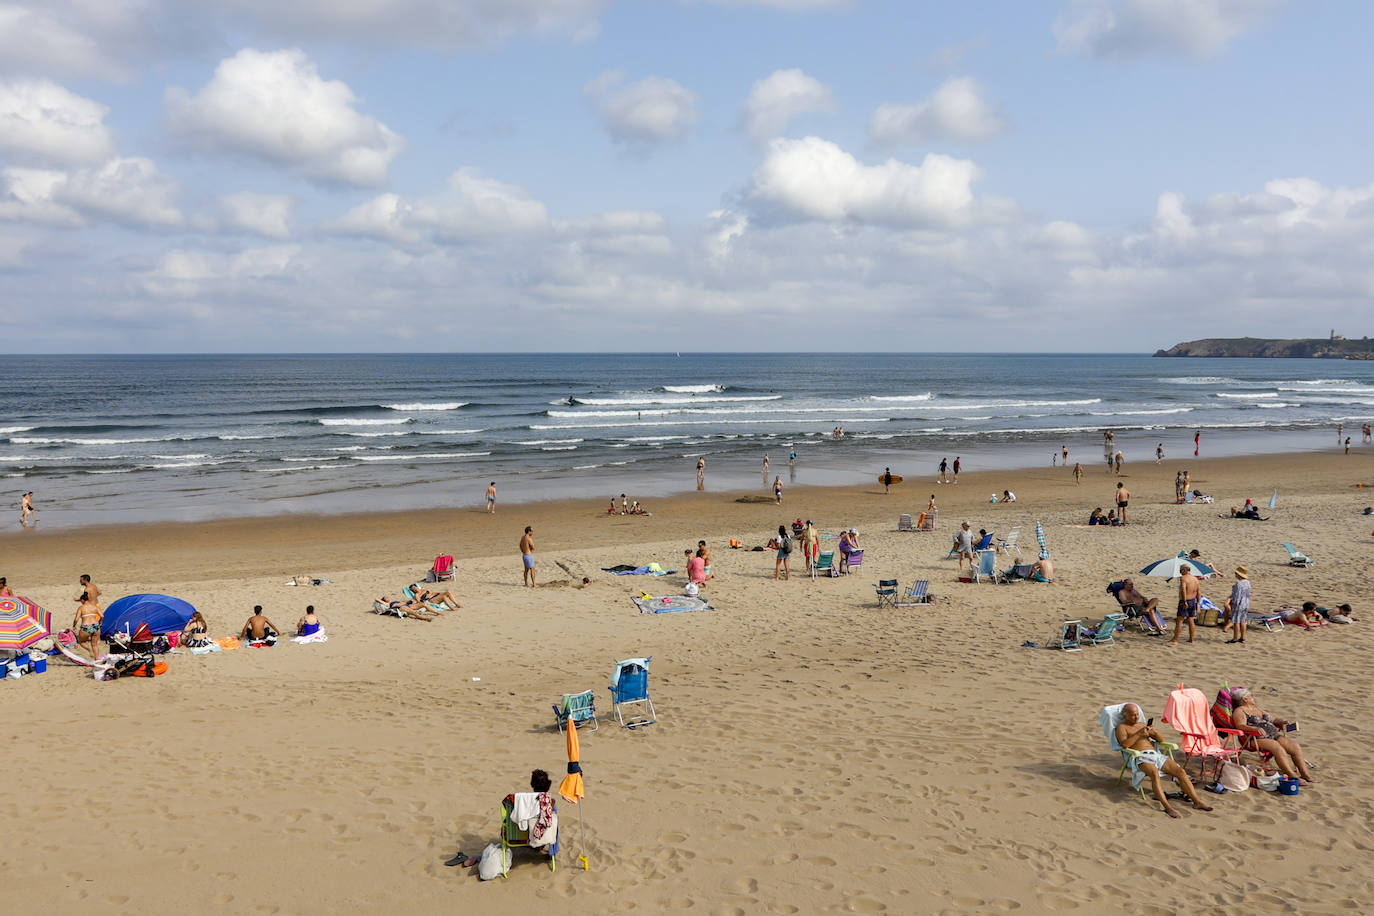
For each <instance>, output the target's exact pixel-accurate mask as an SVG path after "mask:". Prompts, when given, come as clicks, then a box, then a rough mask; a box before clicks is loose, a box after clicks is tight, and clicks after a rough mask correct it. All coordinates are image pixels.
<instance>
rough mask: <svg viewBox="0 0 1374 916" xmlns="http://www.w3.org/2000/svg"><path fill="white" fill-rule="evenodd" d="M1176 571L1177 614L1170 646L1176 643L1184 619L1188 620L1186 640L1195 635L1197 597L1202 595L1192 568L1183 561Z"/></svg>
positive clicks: (1191, 638) (1191, 639)
mask: <svg viewBox="0 0 1374 916" xmlns="http://www.w3.org/2000/svg"><path fill="white" fill-rule="evenodd" d="M1178 573H1179V576H1178V616H1176V617H1175V618H1174V638H1173V639H1171V640H1169V643H1168V644H1169V645H1171V646H1173V645H1177V644H1178V637H1179V634H1180V633H1181V632H1182V630H1183V621H1185V620H1186V621H1188V642H1192V641H1193V639H1194V637H1195V636H1196V635H1197V607H1198V599H1200V598H1201V597H1202V586H1201V585H1200V584H1199V583H1198V578H1197V576H1195V575H1193V568H1192V567H1191V566H1189V565H1188V564H1187V563H1184V564H1182V565H1181V566H1179V568H1178Z"/></svg>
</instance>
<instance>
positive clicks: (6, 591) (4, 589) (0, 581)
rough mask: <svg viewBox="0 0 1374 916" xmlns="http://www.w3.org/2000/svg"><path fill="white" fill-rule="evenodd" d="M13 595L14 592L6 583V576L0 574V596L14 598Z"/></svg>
mask: <svg viewBox="0 0 1374 916" xmlns="http://www.w3.org/2000/svg"><path fill="white" fill-rule="evenodd" d="M13 597H14V592H12V591H10V587H9V585H8V584H6V582H5V577H4V576H0V598H13Z"/></svg>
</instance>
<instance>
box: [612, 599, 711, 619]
mask: <svg viewBox="0 0 1374 916" xmlns="http://www.w3.org/2000/svg"><path fill="white" fill-rule="evenodd" d="M630 600H631V601H633V602H634V603H635V607H637V608H639V613H641V614H676V613H679V612H681V611H714V610H715V608H713V607H711V605H710V604H708V603H707V602H706V600H705V599H703V598H690V597H688V596H686V595H669V596H667V597H663V598H656V597H653V596H649V597H644V596H641V597H638V598H631V599H630Z"/></svg>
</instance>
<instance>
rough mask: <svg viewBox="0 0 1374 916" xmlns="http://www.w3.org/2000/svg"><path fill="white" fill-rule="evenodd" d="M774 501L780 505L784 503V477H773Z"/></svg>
mask: <svg viewBox="0 0 1374 916" xmlns="http://www.w3.org/2000/svg"><path fill="white" fill-rule="evenodd" d="M773 501H774V502H776V503H777V504H778V505H779V506H781V505H782V478H781V477H774V478H773Z"/></svg>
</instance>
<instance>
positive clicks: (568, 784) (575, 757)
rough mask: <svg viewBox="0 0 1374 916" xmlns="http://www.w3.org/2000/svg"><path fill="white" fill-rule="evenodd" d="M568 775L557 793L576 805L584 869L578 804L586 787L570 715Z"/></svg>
mask: <svg viewBox="0 0 1374 916" xmlns="http://www.w3.org/2000/svg"><path fill="white" fill-rule="evenodd" d="M567 737H568V775H567V776H564V777H563V781H562V782H561V783H559V784H558V794H559V795H561V796H563V800H564V801H567V802H571V803H572V804H574V805H577V835H578V839H579V840H580V841H581V842H580V843H579V845H580V846H581V848H582V854H581V855H579V856H578V857H577V859H578V861H579V862H581V863H582V869H583V870H584V871H585V870H586V869H588V868H589V867H590V865H589V864H588V862H587V833H586V827H585V825H584V824H583V822H582V805H581V804H580V803H581V801H582V799H583V797H584V796H585V795H586V791H585V789H586V787H585V785H584V784H583V782H582V763H581V759H580V758H581V757H582V746H581V743H580V742H579V741H578V740H577V722H576V721H575V720H574V719H573V717H572V716H568V731H567Z"/></svg>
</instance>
